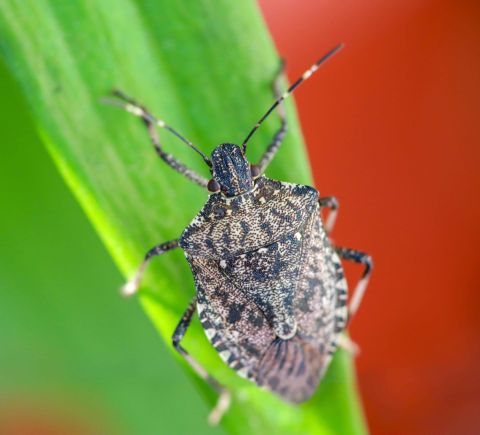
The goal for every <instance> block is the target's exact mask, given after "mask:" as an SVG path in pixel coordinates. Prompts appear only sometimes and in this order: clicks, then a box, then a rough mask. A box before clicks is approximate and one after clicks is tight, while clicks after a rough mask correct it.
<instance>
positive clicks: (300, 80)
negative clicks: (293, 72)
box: [242, 44, 343, 154]
mask: <svg viewBox="0 0 480 435" xmlns="http://www.w3.org/2000/svg"><path fill="white" fill-rule="evenodd" d="M342 48H343V44H338V45H337V46H336V47H335V48H332V49H331V50H330V51H329V52H328V53H327V54H325V55H324V56H323V57H321V58H320V59H318V60H317V61H316V62H315V63H314V64H313V65H312V66H311V68H310V69H308V70H307V71H305V72H304V73H303V74H302V76H301V77H300V78H298V79H297V80H296V81H295V82H294V83H293V84H292V85H291V86H290V87H289V88H288V89H287V90H286V92H285V93H284V94H283V95H282V96H281V97H280V98H278V99H277V100H276V101H275V102H274V103H273V104H272V106H271V107H270V109H268V110H267V112H266V113H265V115H263V116H262V117H261V118H260V120H259V121H258V122H257V123H256V124H255V127H253V128H252V130H251V131H250V133H248V136H247V137H246V138H245V140H244V141H243V143H242V150H243V153H244V154H245V152H246V151H247V142H248V141H249V140H250V138H251V137H252V136H253V134H254V133H255V132H256V131H257V129H258V127H260V125H261V124H262V122H263V121H265V119H267V118H268V115H270V113H272V112H273V110H275V108H276V107H277V106H278V105H279V104H280V103H281V102H282V101H283V100H285V99H287V98H288V97H289V96H290V95H291V94H292V93H293V91H294V90H295V89H296V88H297V87H298V86H300V85H301V84H302V83H303V82H304V81H305V80H307V79H308V78H309V77H310V76H311V75H312V74H313V73H314V72H315V71H316V70H317V69H318V68H319V67H320V65H322V63H324V62H326V61H327V60H328V59H330V58H331V57H332V56H333V55H334V54H335V53H337V52H338V51H340V50H341V49H342Z"/></svg>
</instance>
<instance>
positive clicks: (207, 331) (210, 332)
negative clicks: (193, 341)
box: [205, 328, 215, 340]
mask: <svg viewBox="0 0 480 435" xmlns="http://www.w3.org/2000/svg"><path fill="white" fill-rule="evenodd" d="M205 335H206V336H207V337H208V339H209V340H211V339H212V337H213V336H214V335H215V329H213V328H212V329H205Z"/></svg>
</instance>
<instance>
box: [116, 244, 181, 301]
mask: <svg viewBox="0 0 480 435" xmlns="http://www.w3.org/2000/svg"><path fill="white" fill-rule="evenodd" d="M175 248H178V240H171V241H169V242H165V243H162V244H160V245H157V246H154V247H153V248H152V249H150V250H149V251H148V252H147V253H146V254H145V258H144V259H143V261H142V264H140V267H139V268H138V270H137V273H136V274H135V275H134V277H133V278H132V279H131V280H130V281H128V282H127V283H126V284H125V285H124V286H123V287H122V290H121V292H122V294H123V295H124V296H132V295H133V294H135V293H136V292H137V290H138V287H139V286H140V282H141V281H142V277H143V274H144V273H145V269H146V268H147V266H148V263H150V261H151V260H152V258H153V257H157V256H159V255H162V254H165V252H168V251H171V250H172V249H175Z"/></svg>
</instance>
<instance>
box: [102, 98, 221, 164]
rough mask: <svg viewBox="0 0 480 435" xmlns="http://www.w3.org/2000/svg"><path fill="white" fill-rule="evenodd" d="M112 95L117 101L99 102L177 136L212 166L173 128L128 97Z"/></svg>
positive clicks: (207, 160) (191, 143) (199, 151)
mask: <svg viewBox="0 0 480 435" xmlns="http://www.w3.org/2000/svg"><path fill="white" fill-rule="evenodd" d="M112 95H113V96H114V97H117V98H118V99H115V98H108V97H107V98H102V99H101V102H102V103H104V104H109V105H111V106H116V107H120V108H121V109H124V110H126V111H127V112H129V113H131V114H133V115H135V116H138V117H139V118H142V119H143V121H144V122H146V123H147V124H151V125H156V126H157V127H160V128H164V129H165V130H167V131H169V132H170V133H172V134H174V135H175V136H177V138H178V139H180V140H181V141H182V142H183V143H185V144H187V145H188V146H189V147H190V148H191V149H192V150H194V151H196V152H197V153H198V154H200V155H201V156H202V158H203V160H204V161H205V163H206V164H207V165H208V166H209V167H211V166H212V162H211V161H210V159H209V158H208V157H207V156H206V154H204V153H203V152H202V151H201V150H200V149H199V148H197V147H196V146H195V145H194V144H193V142H191V141H189V140H188V139H187V138H185V137H184V136H182V135H181V134H180V133H179V132H178V131H177V130H175V129H174V128H173V127H171V126H169V125H168V124H167V123H165V121H163V120H161V119H158V118H155V117H154V116H153V115H152V114H150V113H149V112H147V111H146V110H145V109H144V108H143V107H142V106H140V105H138V103H137V102H136V101H135V100H133V99H132V98H130V97H129V96H128V95H126V94H124V93H123V92H122V91H119V90H117V89H114V90H113V91H112Z"/></svg>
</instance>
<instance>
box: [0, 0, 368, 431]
mask: <svg viewBox="0 0 480 435" xmlns="http://www.w3.org/2000/svg"><path fill="white" fill-rule="evenodd" d="M0 13H1V16H0V53H1V55H2V56H3V58H4V60H5V63H6V64H7V65H8V67H9V68H10V70H11V72H12V73H13V75H14V76H15V77H16V78H17V79H18V83H19V84H20V87H21V89H22V91H23V92H24V94H25V96H26V99H27V101H28V104H29V105H30V108H31V110H32V114H33V117H34V120H35V122H36V125H37V128H38V130H39V132H40V134H41V137H42V138H43V141H44V142H45V144H46V146H47V148H48V150H49V152H50V153H51V155H52V157H53V158H54V161H55V163H56V164H57V166H58V168H59V170H60V172H61V174H62V175H63V177H64V178H65V180H66V182H67V183H68V185H69V186H70V188H71V189H72V191H73V192H74V194H75V195H76V197H77V199H78V201H79V202H80V204H81V205H82V207H83V208H84V210H85V211H86V213H87V215H88V217H89V218H90V219H91V221H92V222H93V224H94V226H95V228H96V229H97V231H98V233H99V235H100V237H101V238H102V240H103V242H104V243H105V245H106V246H107V249H108V250H109V252H110V254H111V255H112V257H113V259H114V260H115V262H116V263H117V265H118V266H119V267H120V269H121V271H122V272H124V273H125V274H126V275H130V274H131V273H132V272H133V271H134V270H135V269H136V267H137V266H138V263H139V261H140V259H141V258H142V257H143V254H144V253H145V252H146V250H147V249H148V248H150V247H152V246H153V245H155V244H158V243H159V242H162V241H166V240H171V239H174V238H177V237H178V236H179V235H180V233H181V231H182V230H183V228H184V227H185V226H187V225H188V223H189V222H190V221H191V219H192V218H193V216H194V215H195V214H196V212H197V211H198V210H199V209H200V207H201V205H202V203H203V202H204V201H205V199H206V193H205V192H204V191H202V190H201V189H200V188H198V187H197V186H195V185H192V184H190V183H189V182H188V181H186V180H185V179H183V177H182V176H181V175H179V174H176V173H174V172H173V171H172V170H170V169H169V168H167V167H165V165H164V164H163V163H162V162H161V161H159V160H158V159H156V158H155V156H154V153H153V151H152V149H151V146H150V145H149V141H148V136H147V134H146V131H145V129H144V128H143V126H142V125H141V123H139V122H138V120H136V119H133V117H130V116H129V115H128V114H126V113H123V112H121V111H118V110H115V109H114V108H111V107H105V106H102V105H100V104H98V101H99V98H100V97H101V96H103V95H105V94H106V93H107V92H108V90H109V89H110V88H112V87H118V88H121V89H122V90H124V91H126V92H127V93H129V94H131V95H133V96H135V97H136V98H137V99H138V100H139V101H141V102H142V103H143V104H145V105H146V106H147V107H149V108H151V110H152V111H153V112H154V113H157V114H159V115H160V116H161V117H162V118H163V119H164V120H165V121H166V122H168V123H169V124H171V125H173V126H175V127H176V128H177V129H178V130H179V131H181V132H182V133H183V134H184V135H185V136H187V137H188V138H190V139H191V140H192V141H193V142H194V143H196V144H198V145H199V146H200V147H201V148H202V149H203V150H204V151H206V152H210V151H211V150H212V149H213V147H214V146H215V145H216V144H218V143H221V142H226V141H228V142H234V143H239V142H241V141H242V139H243V138H244V137H245V135H246V133H248V131H249V129H250V128H251V127H252V126H253V125H254V124H255V122H256V121H257V120H258V118H259V117H260V116H261V115H262V114H263V112H264V111H265V109H266V108H267V107H268V105H269V104H270V103H271V102H272V95H271V91H270V84H271V80H272V77H273V75H274V72H275V70H276V68H277V66H278V56H277V55H276V53H275V51H274V48H273V45H272V42H271V40H270V37H269V35H268V33H267V31H266V29H265V25H264V23H263V21H262V19H261V16H260V14H259V11H258V9H257V7H256V5H255V4H254V3H253V2H251V1H242V2H227V1H217V2H210V1H207V0H201V1H198V0H196V1H193V0H190V1H184V2H168V1H149V0H143V1H133V0H116V1H113V0H105V1H102V2H91V1H76V2H58V1H53V0H50V1H48V0H17V1H14V0H9V1H5V2H2V3H0ZM287 113H288V118H289V123H290V124H289V126H290V129H289V134H288V137H287V139H286V140H285V143H284V144H283V146H282V149H281V151H280V152H279V154H278V156H277V158H276V159H275V161H274V163H273V164H272V165H271V167H270V168H269V171H268V173H267V174H268V175H269V176H271V177H272V178H278V179H282V180H288V181H292V182H300V183H311V178H310V172H309V167H308V163H307V159H306V156H305V151H304V148H303V144H302V138H301V133H300V130H299V127H298V122H297V120H296V117H295V114H294V108H293V104H292V103H291V102H290V103H289V104H288V105H287ZM276 128H278V119H276V118H275V116H272V117H271V119H269V120H268V121H267V122H266V123H265V125H263V126H262V128H261V129H260V130H259V132H258V133H257V134H256V135H255V137H254V138H253V139H252V141H251V143H250V149H249V158H250V159H251V160H252V161H256V159H257V158H258V157H259V156H260V154H261V152H262V151H263V150H264V149H265V147H266V145H267V144H268V142H269V141H270V140H271V138H272V136H273V134H274V132H275V130H276ZM160 134H161V138H162V140H163V142H164V143H165V147H166V148H167V149H168V150H169V151H170V152H172V154H175V155H176V156H177V157H178V158H179V159H181V160H182V161H184V162H187V164H188V165H189V166H191V167H192V168H194V169H196V170H198V171H199V172H201V173H203V174H205V175H207V173H206V171H205V169H206V168H205V165H204V164H203V162H202V161H201V159H199V158H198V156H197V155H196V154H195V153H194V152H192V151H191V150H190V149H188V147H186V146H184V145H183V144H182V143H181V142H179V141H178V140H176V139H175V138H174V137H172V136H171V135H168V133H162V132H161V133H160ZM59 206H60V205H59ZM86 273H88V271H87V272H86ZM192 296H193V280H192V277H191V274H190V272H189V269H188V267H187V264H186V262H185V260H184V259H183V258H182V255H181V253H179V252H172V253H169V254H166V255H165V256H162V257H161V258H160V259H158V260H157V261H156V263H155V264H154V265H153V266H152V267H151V269H150V270H149V272H148V274H147V276H146V279H145V281H144V289H143V291H142V293H141V296H140V299H141V302H142V305H143V307H144V308H145V311H146V312H147V313H148V315H149V316H150V317H151V319H152V321H153V322H154V324H155V325H156V327H157V328H158V330H159V331H160V333H161V335H162V336H163V337H164V338H165V340H167V341H168V342H169V341H170V336H171V334H172V331H173V329H174V327H175V326H176V324H177V322H178V319H179V318H180V316H181V315H182V313H183V311H184V309H185V308H186V306H187V304H188V302H189V300H190V299H191V297H192ZM126 321H128V319H126ZM185 347H186V348H187V349H188V350H189V351H190V353H191V354H192V355H194V356H195V357H196V358H197V359H198V360H199V361H200V363H201V364H202V365H204V366H205V367H206V368H207V369H208V371H209V372H210V373H211V374H212V375H214V376H215V377H216V378H217V379H218V380H219V381H221V382H222V383H224V384H225V385H227V386H229V387H230V388H231V389H232V390H233V392H234V401H233V406H232V408H231V410H230V411H229V413H228V414H227V415H226V416H225V418H224V420H223V422H222V424H223V425H224V426H225V428H227V429H228V430H229V431H230V432H231V433H250V432H254V433H275V434H280V433H316V434H317V433H318V434H328V433H332V434H333V433H344V434H348V433H355V434H356V433H364V432H365V425H364V422H363V418H362V415H361V411H360V409H359V405H358V402H357V398H356V392H355V382H354V375H353V369H352V362H351V360H350V358H349V357H348V356H346V355H344V354H343V353H342V352H338V355H337V357H336V358H335V359H334V361H333V364H332V366H331V367H330V369H329V371H328V374H327V376H326V378H325V379H324V381H323V382H322V385H321V386H320V388H319V390H318V392H317V394H316V395H315V396H314V398H313V399H312V400H310V401H309V402H307V403H305V404H303V405H301V406H292V405H288V404H286V403H284V402H282V401H281V400H280V399H278V398H276V397H274V396H273V395H271V394H270V393H268V392H265V391H262V390H260V389H258V388H257V387H255V386H254V385H253V384H251V383H249V382H247V381H244V380H242V379H240V378H239V377H238V376H236V375H235V373H234V372H233V371H232V370H231V369H229V368H228V367H226V366H225V365H224V364H223V363H222V362H221V361H220V358H219V357H218V355H216V353H215V352H214V351H213V349H212V347H211V345H210V344H209V343H208V341H207V340H206V338H205V336H204V334H203V332H202V331H201V328H200V326H199V323H198V321H197V322H194V324H193V327H192V328H191V330H189V332H188V334H187V337H186V340H185ZM182 364H184V363H182ZM194 379H195V381H196V382H197V384H198V386H199V388H201V390H202V391H203V392H204V394H205V397H206V398H207V400H208V401H209V403H211V404H212V405H213V403H214V401H215V399H216V397H215V394H214V393H213V392H212V391H211V390H210V388H209V387H208V386H206V385H205V384H204V383H203V382H202V381H199V380H198V379H197V378H196V377H194ZM119 382H121V379H119Z"/></svg>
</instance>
